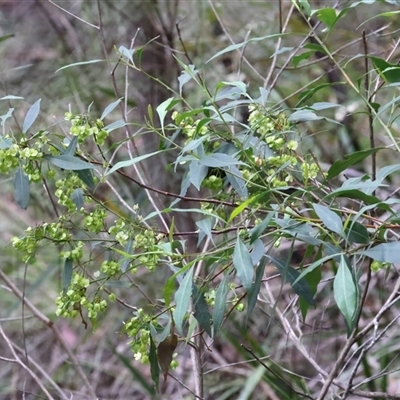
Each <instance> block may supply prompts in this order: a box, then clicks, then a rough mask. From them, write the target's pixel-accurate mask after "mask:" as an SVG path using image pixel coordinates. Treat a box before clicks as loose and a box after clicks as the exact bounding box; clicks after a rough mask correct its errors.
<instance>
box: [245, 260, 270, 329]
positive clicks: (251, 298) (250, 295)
mask: <svg viewBox="0 0 400 400" xmlns="http://www.w3.org/2000/svg"><path fill="white" fill-rule="evenodd" d="M266 264H267V259H266V257H264V258H263V259H262V260H261V262H260V264H259V265H258V267H257V268H256V278H255V281H254V284H253V285H252V286H251V288H250V289H249V291H248V292H247V313H246V321H247V320H248V318H249V316H250V314H251V312H252V311H253V310H254V307H255V305H256V302H257V296H258V293H259V292H260V287H261V281H262V278H263V276H264V270H265V266H266Z"/></svg>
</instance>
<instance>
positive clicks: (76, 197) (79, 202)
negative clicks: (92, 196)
mask: <svg viewBox="0 0 400 400" xmlns="http://www.w3.org/2000/svg"><path fill="white" fill-rule="evenodd" d="M71 200H72V201H73V203H74V204H75V206H76V209H77V210H80V209H81V208H82V207H83V204H84V203H85V201H84V198H83V190H82V189H81V188H78V189H75V190H74V191H73V192H72V195H71Z"/></svg>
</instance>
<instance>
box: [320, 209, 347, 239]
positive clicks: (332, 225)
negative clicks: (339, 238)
mask: <svg viewBox="0 0 400 400" xmlns="http://www.w3.org/2000/svg"><path fill="white" fill-rule="evenodd" d="M313 207H314V210H315V212H316V214H317V215H318V217H319V218H320V219H321V221H322V222H323V223H324V225H325V226H326V227H327V228H328V229H329V230H330V231H332V232H335V233H337V234H339V235H341V234H342V233H343V223H342V219H341V218H340V217H339V215H337V214H336V213H335V212H333V211H332V210H330V209H329V208H328V207H325V206H322V205H321V204H313Z"/></svg>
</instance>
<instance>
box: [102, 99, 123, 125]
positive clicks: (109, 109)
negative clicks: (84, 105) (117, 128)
mask: <svg viewBox="0 0 400 400" xmlns="http://www.w3.org/2000/svg"><path fill="white" fill-rule="evenodd" d="M122 99H123V97H121V98H120V99H118V100H116V101H114V102H113V103H111V104H109V105H108V106H107V107H106V108H105V109H104V111H103V114H101V117H100V119H101V120H103V119H104V118H105V117H107V115H108V114H110V113H111V112H113V111H114V109H115V108H116V107H118V104H119V103H121V101H122Z"/></svg>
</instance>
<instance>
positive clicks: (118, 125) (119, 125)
mask: <svg viewBox="0 0 400 400" xmlns="http://www.w3.org/2000/svg"><path fill="white" fill-rule="evenodd" d="M126 125H127V124H126V122H125V121H124V120H123V119H118V120H117V121H114V122H112V123H111V124H109V125H107V126H105V127H104V130H105V131H107V132H108V133H110V132H112V131H115V130H116V129H119V128H122V127H124V126H126Z"/></svg>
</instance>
